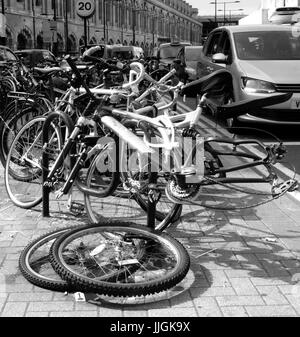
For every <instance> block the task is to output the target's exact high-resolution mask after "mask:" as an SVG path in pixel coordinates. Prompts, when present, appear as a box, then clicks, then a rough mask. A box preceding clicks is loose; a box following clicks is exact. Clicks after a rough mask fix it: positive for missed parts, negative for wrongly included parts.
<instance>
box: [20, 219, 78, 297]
mask: <svg viewBox="0 0 300 337" xmlns="http://www.w3.org/2000/svg"><path fill="white" fill-rule="evenodd" d="M74 228H75V227H74V226H73V227H67V228H61V229H57V230H55V231H52V232H50V233H46V234H44V235H41V236H39V237H38V238H36V239H35V240H33V241H32V242H30V243H29V244H28V245H27V246H26V247H25V248H24V249H23V251H22V252H21V254H20V258H19V269H20V271H21V273H22V274H23V276H24V277H25V278H26V279H27V280H28V281H29V282H30V283H32V284H34V285H36V286H38V287H41V288H44V289H48V290H53V291H61V292H64V291H71V290H72V288H71V286H70V285H69V284H68V283H67V282H66V281H64V280H62V279H61V278H60V277H59V275H58V274H57V273H56V272H55V271H54V270H53V268H52V266H51V263H50V259H49V251H50V247H51V245H52V243H53V241H54V240H56V239H57V238H58V237H59V236H60V235H62V234H64V233H66V232H67V231H68V230H71V229H74Z"/></svg>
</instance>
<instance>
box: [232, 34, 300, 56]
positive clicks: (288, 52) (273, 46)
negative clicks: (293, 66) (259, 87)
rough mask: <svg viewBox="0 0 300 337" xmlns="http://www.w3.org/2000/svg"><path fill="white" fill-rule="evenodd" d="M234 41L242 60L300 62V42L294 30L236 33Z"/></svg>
mask: <svg viewBox="0 0 300 337" xmlns="http://www.w3.org/2000/svg"><path fill="white" fill-rule="evenodd" d="M234 41H235V46H236V52H237V55H238V57H239V58H240V59H242V60H300V40H299V38H297V37H295V36H294V35H293V31H292V28H291V29H287V30H282V31H278V30H277V31H257V32H243V33H235V34H234Z"/></svg>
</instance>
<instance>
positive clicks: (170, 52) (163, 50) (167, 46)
mask: <svg viewBox="0 0 300 337" xmlns="http://www.w3.org/2000/svg"><path fill="white" fill-rule="evenodd" d="M185 46H191V44H190V43H188V42H168V43H162V44H160V45H159V47H158V48H157V50H156V53H155V55H154V56H155V57H156V58H157V60H158V62H159V66H160V67H166V68H168V69H170V67H171V65H172V64H173V61H174V60H175V59H176V58H177V55H178V53H179V51H180V50H181V49H182V47H185Z"/></svg>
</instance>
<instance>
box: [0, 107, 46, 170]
mask: <svg viewBox="0 0 300 337" xmlns="http://www.w3.org/2000/svg"><path fill="white" fill-rule="evenodd" d="M18 102H19V101H16V102H11V103H10V104H9V106H8V108H7V109H6V117H5V119H4V120H2V121H1V122H0V137H1V138H0V160H1V163H2V165H3V166H4V167H5V162H6V158H7V154H8V151H9V149H10V147H11V144H12V141H13V139H14V138H15V136H16V134H17V133H18V132H19V131H20V130H21V128H22V127H23V126H24V125H25V124H26V123H28V122H29V121H30V120H32V118H35V117H37V116H42V115H43V114H44V113H45V112H46V111H45V109H44V108H43V107H41V106H39V105H37V104H35V103H33V104H30V103H26V102H20V103H18Z"/></svg>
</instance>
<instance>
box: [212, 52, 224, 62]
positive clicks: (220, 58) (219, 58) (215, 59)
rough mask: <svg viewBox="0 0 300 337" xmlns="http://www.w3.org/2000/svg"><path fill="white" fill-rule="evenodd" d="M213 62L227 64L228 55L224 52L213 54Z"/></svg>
mask: <svg viewBox="0 0 300 337" xmlns="http://www.w3.org/2000/svg"><path fill="white" fill-rule="evenodd" d="M212 62H213V63H218V64H227V56H226V55H224V54H223V53H216V54H214V55H213V56H212Z"/></svg>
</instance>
